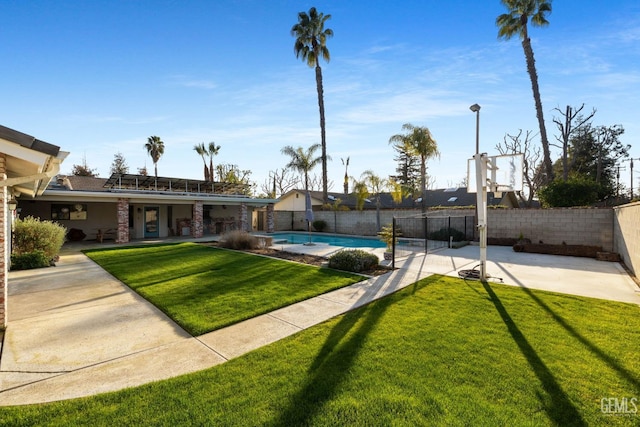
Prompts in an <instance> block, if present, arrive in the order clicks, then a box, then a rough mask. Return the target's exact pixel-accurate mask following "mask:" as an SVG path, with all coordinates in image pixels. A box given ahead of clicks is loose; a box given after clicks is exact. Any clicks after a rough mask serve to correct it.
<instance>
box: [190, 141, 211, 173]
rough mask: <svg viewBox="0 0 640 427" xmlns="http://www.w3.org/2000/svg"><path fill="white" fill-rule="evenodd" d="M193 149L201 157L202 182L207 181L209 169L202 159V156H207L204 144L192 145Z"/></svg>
mask: <svg viewBox="0 0 640 427" xmlns="http://www.w3.org/2000/svg"><path fill="white" fill-rule="evenodd" d="M193 149H194V150H196V153H198V154H199V155H200V157H202V163H204V180H205V181H209V168H208V167H207V160H206V159H205V158H204V156H206V155H207V148H206V147H205V146H204V142H201V143H200V144H196V145H194V146H193Z"/></svg>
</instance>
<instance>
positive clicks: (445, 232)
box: [429, 227, 466, 242]
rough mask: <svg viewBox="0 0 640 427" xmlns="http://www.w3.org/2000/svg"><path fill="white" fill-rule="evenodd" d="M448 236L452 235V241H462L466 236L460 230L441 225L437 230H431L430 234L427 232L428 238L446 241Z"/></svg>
mask: <svg viewBox="0 0 640 427" xmlns="http://www.w3.org/2000/svg"><path fill="white" fill-rule="evenodd" d="M449 236H451V237H453V241H454V242H462V241H463V240H466V237H465V235H464V233H463V232H462V231H458V230H456V229H455V228H447V227H443V228H441V229H440V230H438V231H434V232H432V233H431V234H429V239H431V240H440V241H444V242H448V241H449Z"/></svg>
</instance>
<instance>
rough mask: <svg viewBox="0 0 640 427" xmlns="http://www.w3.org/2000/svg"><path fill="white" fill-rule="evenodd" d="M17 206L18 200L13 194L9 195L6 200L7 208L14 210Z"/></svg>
mask: <svg viewBox="0 0 640 427" xmlns="http://www.w3.org/2000/svg"><path fill="white" fill-rule="evenodd" d="M17 207H18V201H17V200H16V199H15V198H14V197H13V196H11V198H10V199H9V200H7V208H9V210H10V211H15V210H16V208H17Z"/></svg>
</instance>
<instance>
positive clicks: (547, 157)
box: [522, 35, 553, 183]
mask: <svg viewBox="0 0 640 427" xmlns="http://www.w3.org/2000/svg"><path fill="white" fill-rule="evenodd" d="M522 48H523V49H524V56H525V58H526V61H527V72H528V73H529V77H530V79H531V89H532V90H533V99H534V101H535V104H536V116H537V118H538V126H539V127H540V142H541V144H542V153H543V156H544V159H543V162H544V170H545V172H546V174H547V176H546V178H545V180H544V181H545V182H547V183H548V182H551V181H553V164H552V163H551V153H550V151H549V140H548V139H547V129H546V127H545V125H544V114H543V111H542V101H541V100H540V88H539V87H538V73H537V72H536V64H535V59H534V58H533V49H531V39H530V38H529V36H528V35H525V37H524V38H523V39H522Z"/></svg>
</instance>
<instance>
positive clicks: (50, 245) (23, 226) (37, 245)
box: [12, 216, 67, 260]
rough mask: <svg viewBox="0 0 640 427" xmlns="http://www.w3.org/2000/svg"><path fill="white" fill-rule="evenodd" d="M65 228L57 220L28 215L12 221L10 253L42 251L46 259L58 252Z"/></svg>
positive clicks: (52, 257) (56, 254)
mask: <svg viewBox="0 0 640 427" xmlns="http://www.w3.org/2000/svg"><path fill="white" fill-rule="evenodd" d="M66 234H67V229H66V228H65V227H63V226H62V225H60V224H58V223H57V222H52V221H41V220H40V218H34V217H32V216H28V217H26V218H24V219H17V220H16V221H15V222H14V223H13V245H12V253H14V254H16V255H24V254H30V253H33V252H36V251H39V250H40V251H42V252H44V254H45V256H46V257H47V259H48V260H52V259H54V258H55V257H56V256H58V254H59V253H60V248H62V245H63V244H64V238H65V235H66Z"/></svg>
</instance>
